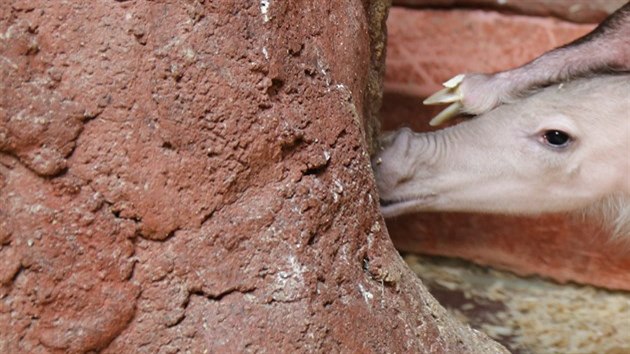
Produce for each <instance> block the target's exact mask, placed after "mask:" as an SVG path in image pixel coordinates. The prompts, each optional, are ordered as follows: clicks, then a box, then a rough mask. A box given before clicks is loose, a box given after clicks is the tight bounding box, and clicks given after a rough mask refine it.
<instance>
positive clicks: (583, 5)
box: [393, 0, 627, 23]
mask: <svg viewBox="0 0 630 354" xmlns="http://www.w3.org/2000/svg"><path fill="white" fill-rule="evenodd" d="M393 2H394V5H397V6H408V7H416V8H453V7H466V8H471V9H473V8H477V9H487V10H495V11H501V12H506V13H512V14H521V15H529V16H540V17H557V18H560V19H563V20H566V21H572V22H581V23H599V22H601V21H602V20H603V19H604V18H606V16H608V15H610V14H611V13H613V12H614V11H615V10H616V9H618V8H620V7H621V6H623V5H624V4H625V3H626V2H627V0H394V1H393Z"/></svg>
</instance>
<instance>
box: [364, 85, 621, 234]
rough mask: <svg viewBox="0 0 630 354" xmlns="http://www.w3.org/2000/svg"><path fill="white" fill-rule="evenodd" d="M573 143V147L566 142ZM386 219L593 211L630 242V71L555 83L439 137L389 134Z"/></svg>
mask: <svg viewBox="0 0 630 354" xmlns="http://www.w3.org/2000/svg"><path fill="white" fill-rule="evenodd" d="M565 140H566V141H565ZM381 142H382V149H381V151H380V152H379V153H378V154H377V155H376V156H375V157H374V159H373V168H374V172H375V178H376V182H377V185H378V188H379V193H380V198H381V204H382V208H381V210H382V213H383V214H384V216H385V217H391V216H396V215H400V214H405V213H410V212H416V211H473V212H489V213H511V214H538V213H545V212H560V211H576V210H589V211H590V213H594V214H599V215H600V216H602V219H604V220H606V222H607V223H608V224H609V225H608V226H610V227H611V228H612V229H614V230H615V231H616V232H617V233H620V234H623V236H630V75H628V74H625V75H610V76H599V77H593V78H587V79H579V80H575V81H572V82H569V83H564V84H558V85H554V86H550V87H547V88H545V89H542V90H540V91H539V92H537V93H535V94H533V95H531V96H529V97H527V98H525V99H522V100H520V101H517V102H514V103H510V104H504V105H501V106H499V107H497V108H495V109H493V110H491V111H489V112H487V113H485V114H482V115H480V116H478V117H476V118H474V119H472V120H469V121H466V122H464V123H461V124H459V125H456V126H454V127H450V128H446V129H443V130H440V131H437V132H430V133H414V132H412V131H411V130H409V129H401V130H399V131H397V132H391V133H386V134H384V135H383V136H382V141H381Z"/></svg>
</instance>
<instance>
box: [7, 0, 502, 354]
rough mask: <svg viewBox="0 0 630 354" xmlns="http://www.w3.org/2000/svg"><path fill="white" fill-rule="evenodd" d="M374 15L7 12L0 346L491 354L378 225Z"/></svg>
mask: <svg viewBox="0 0 630 354" xmlns="http://www.w3.org/2000/svg"><path fill="white" fill-rule="evenodd" d="M385 15H386V6H385V4H384V2H379V1H363V2H361V1H358V0H357V1H352V2H338V1H329V2H312V1H298V2H282V1H278V2H276V1H261V2H251V1H236V0H235V1H228V0H225V1H210V2H208V1H189V2H180V1H172V2H135V1H118V2H107V3H105V2H102V3H101V2H96V3H89V4H88V3H87V2H84V1H78V0H77V1H68V2H63V3H62V2H51V1H43V0H42V1H35V2H30V1H18V0H12V1H4V2H2V3H0V16H1V18H0V49H1V51H0V70H1V72H2V74H3V82H2V86H1V87H0V89H1V90H2V91H1V92H0V96H1V97H2V100H1V101H0V114H1V115H0V132H2V135H1V137H2V138H1V140H0V187H1V189H0V226H1V227H0V259H1V260H2V261H1V262H0V267H2V269H1V271H0V282H1V284H0V352H2V353H83V352H95V351H100V352H103V353H128V352H134V353H174V352H194V353H203V352H217V353H223V352H267V351H270V352H362V353H373V352H401V353H402V352H427V353H428V352H434V353H460V352H466V353H494V352H497V353H499V352H505V351H504V349H502V348H501V347H500V346H498V345H497V344H496V343H494V342H492V341H489V340H488V339H487V338H486V337H485V336H484V335H481V334H479V333H478V332H475V331H472V330H471V329H470V328H468V327H467V326H464V325H462V324H460V323H458V322H457V321H455V320H454V319H452V318H450V317H449V316H448V315H447V314H446V313H445V311H444V309H443V308H441V307H440V306H439V305H438V304H437V303H436V302H435V300H433V298H431V297H430V295H429V294H428V293H427V291H426V289H425V288H424V287H423V286H422V284H421V283H420V282H419V280H417V278H416V277H415V275H414V274H413V273H412V272H411V271H410V270H409V269H408V268H407V267H406V266H405V265H404V263H403V262H402V260H401V258H400V257H399V256H398V254H397V252H396V250H395V249H394V247H393V245H392V243H391V241H390V240H389V237H388V235H387V232H386V230H385V227H384V224H383V220H382V219H381V218H380V216H379V214H378V197H377V196H376V193H375V189H374V183H373V179H372V172H371V169H370V164H369V157H368V145H369V142H370V140H371V137H372V135H373V134H374V133H375V132H376V126H377V124H376V122H375V119H374V117H375V113H376V108H377V107H378V102H379V100H380V92H381V90H380V87H381V86H380V85H381V80H380V76H379V75H380V73H381V72H382V59H383V53H384V52H383V42H382V39H383V32H382V26H383V22H384V18H385Z"/></svg>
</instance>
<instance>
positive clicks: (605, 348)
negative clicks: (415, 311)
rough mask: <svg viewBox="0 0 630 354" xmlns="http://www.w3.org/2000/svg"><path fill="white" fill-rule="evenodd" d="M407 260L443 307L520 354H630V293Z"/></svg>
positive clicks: (426, 260) (447, 261) (469, 266)
mask: <svg viewBox="0 0 630 354" xmlns="http://www.w3.org/2000/svg"><path fill="white" fill-rule="evenodd" d="M404 258H405V260H406V261H407V263H408V264H409V266H410V267H411V269H413V270H414V271H415V272H416V274H418V276H419V277H420V278H421V279H422V280H423V281H424V282H425V284H426V285H427V286H428V287H429V289H430V290H431V292H432V293H433V295H434V296H435V297H436V298H437V299H438V300H439V301H440V303H442V305H444V306H445V307H446V308H447V309H448V310H449V311H451V312H452V313H453V314H455V316H457V317H458V318H460V319H461V320H462V321H463V322H467V323H469V324H470V325H471V326H472V327H474V328H477V329H479V330H482V331H484V332H486V333H487V334H488V335H490V336H491V337H492V338H494V339H496V340H498V341H499V342H501V343H503V344H504V345H505V346H506V347H507V348H508V349H510V350H511V351H512V352H513V353H515V354H551V353H554V354H555V353H558V354H591V353H592V354H630V293H624V292H611V291H606V290H602V289H597V288H593V287H590V286H581V285H574V284H565V285H559V284H557V283H553V282H550V281H547V280H544V279H541V278H536V277H531V278H522V277H517V276H514V275H512V274H510V273H506V272H499V271H495V270H490V269H486V268H482V267H478V266H475V265H472V264H471V263H467V262H463V261H457V260H451V259H444V258H435V257H430V258H428V257H418V256H415V255H407V256H405V257H404Z"/></svg>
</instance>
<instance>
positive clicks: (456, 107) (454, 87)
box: [422, 74, 465, 126]
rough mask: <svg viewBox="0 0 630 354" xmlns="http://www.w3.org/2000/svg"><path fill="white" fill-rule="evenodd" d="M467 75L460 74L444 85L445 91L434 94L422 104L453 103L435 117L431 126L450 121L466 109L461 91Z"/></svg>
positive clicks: (430, 123)
mask: <svg viewBox="0 0 630 354" xmlns="http://www.w3.org/2000/svg"><path fill="white" fill-rule="evenodd" d="M464 77H465V75H464V74H459V75H456V76H455V77H453V78H451V79H449V80H447V81H446V82H444V83H443V84H442V86H444V88H443V89H441V90H440V91H438V92H436V93H434V94H433V95H431V96H429V97H428V98H427V99H425V100H424V101H423V102H422V103H424V104H425V105H438V104H447V103H451V105H449V106H448V107H446V109H445V110H443V111H442V112H440V113H439V114H438V115H437V116H435V117H434V118H433V119H431V121H430V122H429V125H431V126H437V125H440V124H443V123H445V122H446V121H448V120H449V119H451V118H453V117H455V116H457V115H458V114H459V113H461V109H462V108H463V107H464V105H463V104H462V98H463V96H462V92H461V90H460V85H461V83H462V81H463V80H464Z"/></svg>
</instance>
